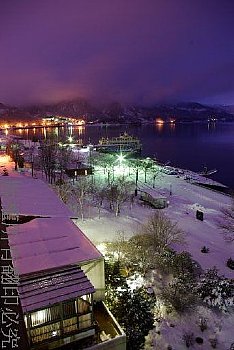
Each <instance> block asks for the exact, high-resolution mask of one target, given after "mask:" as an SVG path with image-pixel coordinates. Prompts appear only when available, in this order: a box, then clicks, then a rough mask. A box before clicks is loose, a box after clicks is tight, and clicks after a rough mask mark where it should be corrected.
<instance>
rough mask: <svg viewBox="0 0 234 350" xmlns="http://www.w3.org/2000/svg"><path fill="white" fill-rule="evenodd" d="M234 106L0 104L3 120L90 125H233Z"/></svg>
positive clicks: (81, 102)
mask: <svg viewBox="0 0 234 350" xmlns="http://www.w3.org/2000/svg"><path fill="white" fill-rule="evenodd" d="M233 113H234V106H230V108H229V106H208V105H203V104H201V103H197V102H181V103H177V104H155V105H154V106H150V107H149V106H136V105H130V106H123V105H121V104H120V103H118V102H113V103H108V104H102V105H101V104H100V105H99V106H98V105H97V104H96V105H95V104H92V103H91V102H90V101H88V100H85V99H75V100H72V101H62V102H58V103H54V104H45V105H43V104H38V105H31V106H25V107H15V106H8V105H5V104H3V103H0V118H1V120H4V119H6V120H19V119H20V120H29V119H37V118H41V117H44V116H49V115H61V116H73V117H77V118H79V117H81V116H83V117H84V118H85V119H86V120H87V121H89V122H90V121H96V122H106V123H114V122H115V123H116V122H118V123H137V124H140V123H147V122H150V121H153V120H155V118H159V117H160V118H162V119H163V120H165V121H167V120H169V119H171V118H173V119H175V120H177V121H187V122H189V121H202V120H207V119H208V118H211V117H213V118H216V119H218V120H228V121H234V114H233Z"/></svg>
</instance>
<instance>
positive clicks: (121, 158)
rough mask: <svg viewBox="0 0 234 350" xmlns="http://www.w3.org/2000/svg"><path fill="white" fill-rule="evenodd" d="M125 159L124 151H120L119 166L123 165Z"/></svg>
mask: <svg viewBox="0 0 234 350" xmlns="http://www.w3.org/2000/svg"><path fill="white" fill-rule="evenodd" d="M124 159H125V156H124V155H123V154H122V153H120V154H119V155H118V156H117V161H118V162H119V166H121V165H122V164H123V161H124Z"/></svg>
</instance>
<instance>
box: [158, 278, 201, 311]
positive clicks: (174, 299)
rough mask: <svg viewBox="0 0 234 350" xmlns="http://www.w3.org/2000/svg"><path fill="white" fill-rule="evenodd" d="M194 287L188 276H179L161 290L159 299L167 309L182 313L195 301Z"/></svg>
mask: <svg viewBox="0 0 234 350" xmlns="http://www.w3.org/2000/svg"><path fill="white" fill-rule="evenodd" d="M194 287H195V286H194V282H193V279H192V278H191V276H190V275H188V274H184V275H180V276H178V277H177V278H174V280H173V281H172V282H171V283H169V284H168V285H167V286H166V287H165V288H164V289H163V291H162V295H161V297H162V299H163V300H164V302H165V303H166V304H168V305H167V306H168V307H170V306H172V307H173V308H174V309H175V310H176V311H179V312H183V311H184V310H186V309H188V308H190V307H191V306H193V305H194V304H195V303H196V301H197V297H196V295H195V293H194V292H193V290H194V289H195V288H194Z"/></svg>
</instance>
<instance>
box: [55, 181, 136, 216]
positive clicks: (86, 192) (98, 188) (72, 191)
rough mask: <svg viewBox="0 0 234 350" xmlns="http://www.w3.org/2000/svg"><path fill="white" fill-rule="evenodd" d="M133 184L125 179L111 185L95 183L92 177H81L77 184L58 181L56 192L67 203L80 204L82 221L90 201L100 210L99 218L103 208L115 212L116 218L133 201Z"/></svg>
mask: <svg viewBox="0 0 234 350" xmlns="http://www.w3.org/2000/svg"><path fill="white" fill-rule="evenodd" d="M133 189H134V186H133V183H132V182H131V181H127V180H126V179H124V178H123V177H119V178H116V179H115V180H112V181H110V183H109V184H105V183H99V182H95V183H94V182H93V181H92V178H91V177H90V176H79V177H78V178H77V181H76V182H75V184H71V183H70V182H65V181H57V182H56V183H55V190H56V191H57V193H58V195H59V197H60V198H61V199H62V200H63V201H64V202H65V203H69V202H70V203H72V202H74V200H75V203H78V207H79V212H80V215H81V218H82V220H83V219H84V211H85V204H86V202H87V201H88V200H91V198H92V203H93V204H94V205H95V206H96V207H97V208H98V213H99V218H100V212H101V208H102V207H104V204H105V205H106V208H108V209H109V210H111V211H113V212H114V213H115V215H116V216H118V215H119V214H120V211H121V208H122V206H123V204H124V203H125V202H126V201H133Z"/></svg>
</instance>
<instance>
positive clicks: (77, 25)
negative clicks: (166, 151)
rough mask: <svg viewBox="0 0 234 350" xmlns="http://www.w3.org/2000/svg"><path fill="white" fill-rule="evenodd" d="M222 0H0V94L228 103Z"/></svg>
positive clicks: (228, 2) (229, 45)
mask: <svg viewBox="0 0 234 350" xmlns="http://www.w3.org/2000/svg"><path fill="white" fill-rule="evenodd" d="M233 18H234V2H233V1H232V0H223V1H219V0H217V1H216V0H207V1H203V0H196V1H187V0H177V1H175V0H111V1H110V0H40V1H37V2H36V1H30V0H27V1H26V0H21V1H18V0H15V1H14V0H11V1H8V0H2V1H1V12H0V47H1V53H0V77H1V84H0V101H2V102H7V103H16V104H21V103H27V102H29V103H31V102H38V101H39V102H50V101H57V100H64V99H70V98H75V97H87V98H93V99H95V100H99V99H100V100H105V99H108V100H119V101H122V102H126V103H132V102H134V103H154V102H158V101H175V100H197V101H201V102H202V101H206V102H209V101H212V102H216V103H233V104H234V39H233V38H234V21H233Z"/></svg>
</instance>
